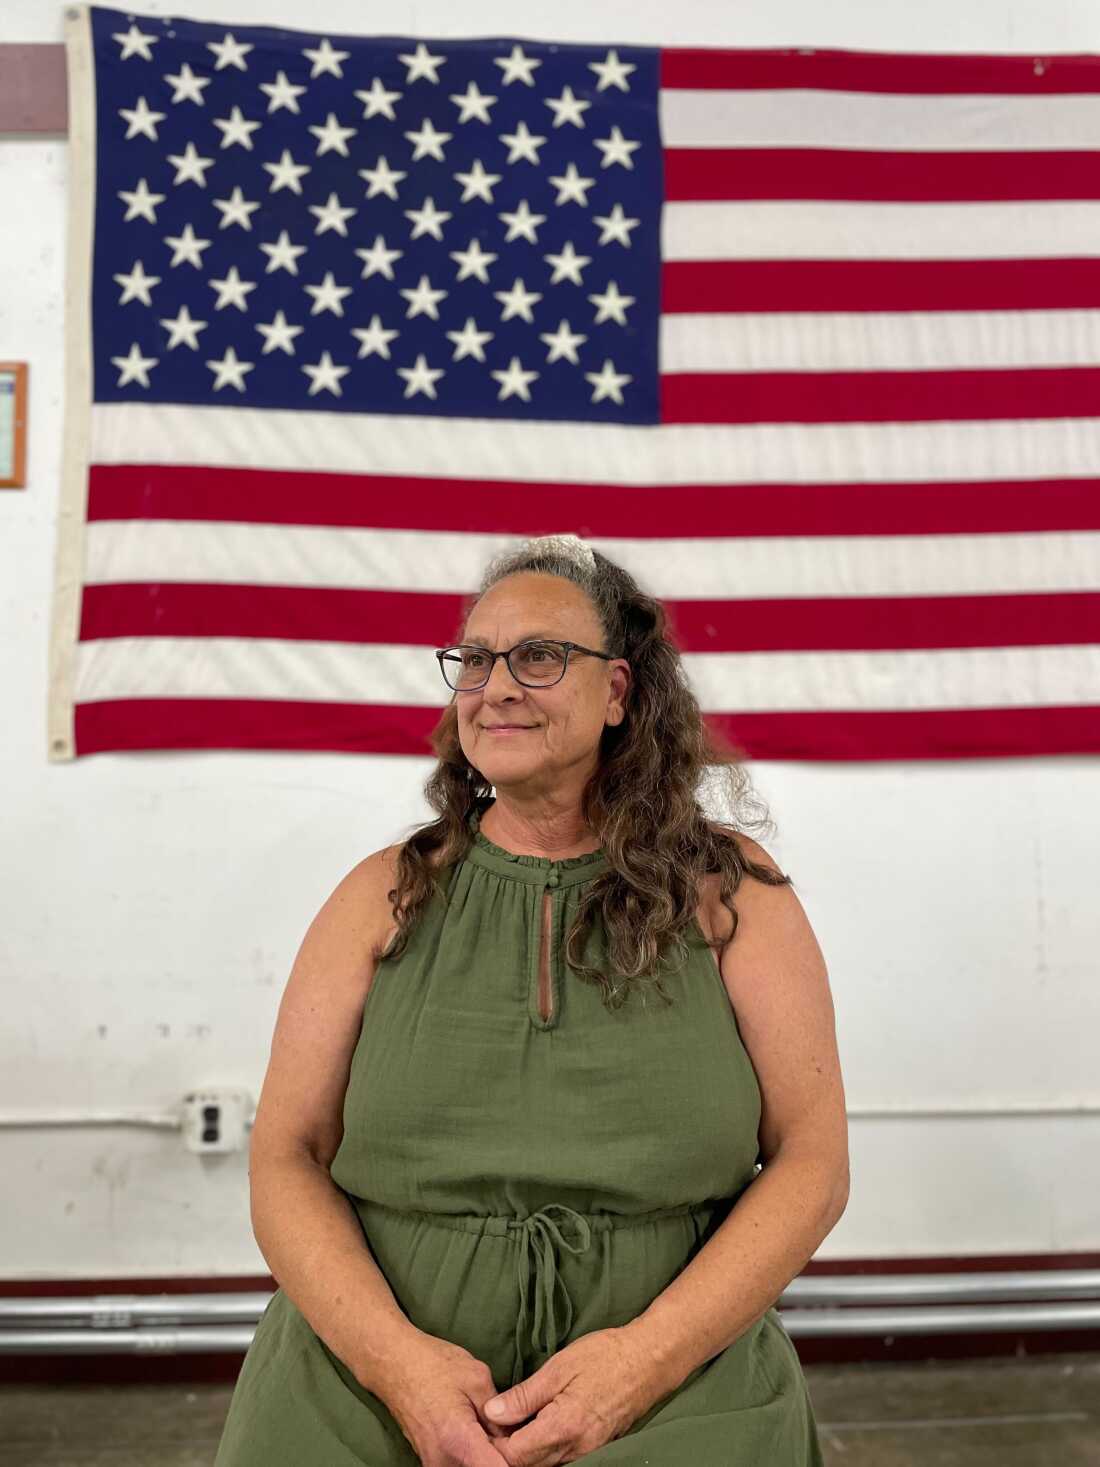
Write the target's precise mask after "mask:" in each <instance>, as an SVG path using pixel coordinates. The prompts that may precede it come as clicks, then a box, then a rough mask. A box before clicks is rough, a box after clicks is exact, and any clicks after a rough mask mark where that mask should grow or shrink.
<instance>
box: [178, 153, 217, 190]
mask: <svg viewBox="0 0 1100 1467" xmlns="http://www.w3.org/2000/svg"><path fill="white" fill-rule="evenodd" d="M168 161H169V163H174V164H175V165H176V176H175V178H174V179H173V180H172V182H173V183H197V184H198V185H199V187H200V188H205V187H206V170H207V169H208V168H212V167H213V166H214V160H213V158H200V157H199V153H198V149H197V148H196V147H195V144H194V143H188V144H187V146H186V148H184V150H183V152H182V153H169V154H168Z"/></svg>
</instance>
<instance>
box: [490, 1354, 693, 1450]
mask: <svg viewBox="0 0 1100 1467" xmlns="http://www.w3.org/2000/svg"><path fill="white" fill-rule="evenodd" d="M665 1394H667V1392H666V1390H665V1389H664V1388H663V1386H662V1385H661V1383H660V1381H659V1379H658V1373H657V1366H656V1362H655V1360H654V1359H653V1357H652V1356H651V1355H649V1354H648V1353H647V1352H646V1351H645V1350H643V1349H642V1348H641V1346H639V1344H638V1343H637V1341H636V1339H635V1338H634V1336H632V1335H631V1334H630V1332H629V1329H627V1328H616V1329H598V1330H593V1331H592V1332H591V1333H590V1334H587V1335H582V1336H581V1338H580V1339H579V1340H574V1341H573V1343H572V1344H571V1345H566V1346H565V1347H564V1349H561V1350H559V1351H558V1352H557V1354H556V1355H552V1356H551V1357H550V1359H549V1360H548V1361H547V1362H546V1364H545V1365H542V1366H540V1367H539V1369H538V1370H536V1371H535V1372H534V1373H533V1374H532V1375H529V1376H528V1377H527V1379H526V1380H521V1381H519V1382H518V1383H517V1384H516V1385H514V1386H512V1387H511V1388H510V1389H508V1390H506V1391H503V1392H501V1394H500V1395H499V1396H494V1397H493V1398H492V1399H493V1400H498V1401H503V1402H504V1405H505V1407H506V1408H507V1409H506V1410H505V1411H504V1412H503V1413H502V1414H501V1415H500V1416H496V1415H492V1414H490V1413H489V1412H488V1411H487V1410H486V1409H485V1408H483V1409H482V1414H483V1416H484V1417H485V1420H486V1421H487V1422H491V1423H493V1424H495V1425H497V1426H503V1427H505V1428H506V1430H507V1429H508V1428H510V1427H511V1428H515V1429H512V1430H510V1432H509V1434H507V1435H504V1436H495V1437H494V1438H493V1446H494V1448H495V1449H496V1450H497V1451H498V1452H499V1453H500V1454H501V1456H502V1457H503V1458H504V1459H505V1461H507V1462H509V1463H511V1464H512V1467H554V1464H557V1463H559V1462H575V1461H576V1460H577V1458H578V1457H583V1456H584V1455H585V1453H586V1452H594V1451H595V1450H596V1448H597V1447H602V1446H603V1445H604V1443H605V1442H609V1441H612V1440H614V1438H615V1437H618V1436H623V1435H624V1434H625V1433H626V1432H628V1431H629V1430H630V1428H631V1427H632V1426H633V1425H634V1423H635V1421H637V1420H638V1419H639V1417H641V1416H644V1415H645V1413H646V1412H647V1411H648V1410H649V1408H650V1406H652V1405H654V1404H655V1402H657V1401H659V1400H660V1399H661V1397H662V1396H663V1395H665ZM485 1405H486V1407H487V1406H488V1405H489V1402H488V1401H486V1403H485ZM529 1416H533V1417H534V1420H533V1421H529V1422H528V1421H527V1417H529ZM520 1422H525V1423H526V1424H524V1425H520V1426H518V1427H517V1426H516V1424H517V1423H520Z"/></svg>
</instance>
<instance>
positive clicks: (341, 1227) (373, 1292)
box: [249, 847, 424, 1390]
mask: <svg viewBox="0 0 1100 1467" xmlns="http://www.w3.org/2000/svg"><path fill="white" fill-rule="evenodd" d="M393 849H394V848H392V847H390V848H387V850H385V851H379V852H376V853H375V854H373V855H371V856H368V857H367V858H366V859H365V860H363V861H361V862H360V863H359V864H358V865H357V866H355V867H354V868H353V869H352V870H351V871H350V872H349V873H348V874H347V875H346V876H345V877H344V878H343V880H342V881H341V882H340V884H339V885H338V886H337V887H336V889H335V890H334V891H333V893H332V895H331V896H330V897H329V898H328V899H327V901H326V902H325V903H324V905H323V906H322V907H321V909H320V911H319V912H318V913H317V916H316V917H315V918H314V919H313V921H312V923H311V924H310V926H309V929H308V930H307V932H306V935H305V937H304V938H303V940H302V944H301V947H300V948H299V950H298V954H297V956H296V958H295V960H294V965H293V968H292V970H291V974H290V977H289V979H288V980H287V985H286V989H285V991H284V993H283V997H282V1001H281V1003H280V1006H279V1013H278V1017H277V1020H276V1024H275V1031H274V1035H273V1038H272V1044H271V1057H270V1061H269V1063H268V1068H267V1073H266V1075H265V1077H264V1083H263V1089H262V1091H261V1094H260V1100H259V1104H258V1106H257V1110H256V1120H255V1124H254V1126H253V1130H252V1140H251V1145H250V1151H249V1179H250V1184H251V1212H252V1230H253V1233H254V1235H255V1238H256V1242H257V1244H258V1245H259V1248H260V1251H261V1253H262V1254H263V1256H264V1258H265V1259H266V1261H267V1265H268V1267H269V1268H270V1270H271V1273H272V1275H273V1276H274V1278H275V1279H276V1281H277V1282H278V1284H279V1286H280V1288H281V1289H282V1290H283V1292H284V1293H285V1294H286V1295H287V1296H288V1297H289V1298H290V1300H291V1301H292V1303H294V1304H295V1305H296V1306H297V1308H298V1309H299V1310H300V1311H301V1313H302V1314H303V1315H304V1317H305V1318H306V1320H307V1321H308V1322H309V1324H310V1325H311V1326H312V1328H313V1330H314V1331H315V1333H316V1334H317V1335H319V1336H320V1338H321V1339H322V1340H323V1341H324V1342H325V1344H326V1345H328V1347H329V1349H330V1350H332V1351H333V1352H334V1354H336V1355H337V1356H338V1357H339V1358H340V1359H341V1360H342V1361H343V1362H344V1363H345V1365H347V1367H348V1369H349V1370H351V1372H352V1373H353V1374H354V1375H355V1377H356V1378H357V1379H358V1380H359V1381H360V1382H361V1383H362V1384H363V1385H364V1386H365V1387H366V1388H367V1389H368V1390H376V1388H381V1389H384V1387H385V1383H386V1381H387V1380H388V1379H389V1378H390V1377H391V1376H392V1375H393V1373H394V1372H395V1370H398V1371H399V1366H398V1360H399V1358H400V1356H401V1353H402V1351H403V1349H405V1348H406V1347H408V1346H409V1345H411V1344H412V1343H414V1342H415V1341H417V1340H422V1339H423V1338H424V1336H423V1334H422V1332H421V1331H420V1330H418V1329H416V1327H415V1326H414V1325H413V1324H412V1323H411V1322H410V1321H409V1319H408V1318H407V1316H406V1315H405V1314H404V1313H403V1311H402V1310H401V1308H400V1306H399V1305H398V1303H397V1301H396V1299H395V1298H394V1296H393V1291H392V1290H391V1289H390V1287H389V1284H388V1283H387V1282H386V1279H385V1277H384V1276H383V1274H382V1272H381V1270H380V1269H379V1267H378V1265H377V1263H376V1262H375V1260H374V1258H373V1256H372V1255H371V1252H370V1249H369V1247H368V1246H367V1243H366V1240H365V1238H364V1236H363V1231H362V1228H361V1226H360V1223H359V1219H358V1217H357V1216H356V1214H355V1211H354V1209H353V1208H352V1205H351V1203H350V1202H349V1201H348V1199H347V1197H346V1196H345V1194H344V1193H343V1192H342V1191H341V1190H340V1188H338V1187H337V1186H336V1184H335V1183H334V1182H333V1180H332V1177H331V1175H330V1173H329V1166H330V1165H331V1162H332V1158H333V1157H334V1156H335V1154H336V1150H337V1148H338V1146H339V1144H340V1141H341V1139H342V1137H343V1103H344V1094H345V1091H346V1089H347V1084H348V1073H349V1069H350V1065H351V1058H352V1055H353V1053H354V1051H355V1046H356V1043H357V1042H358V1039H359V1034H360V1029H361V1026H362V1022H363V1004H364V1002H365V1000H366V996H367V992H368V990H369V987H370V983H371V981H372V979H373V976H374V967H375V953H376V952H377V951H378V950H379V949H380V947H381V940H384V939H385V937H386V936H388V933H389V931H390V930H391V929H392V927H393V920H392V914H391V912H390V907H389V902H388V900H387V898H386V892H387V891H388V890H389V889H390V888H391V887H392V886H393V884H394V882H393V873H392V867H391V865H390V855H391V852H392V851H393Z"/></svg>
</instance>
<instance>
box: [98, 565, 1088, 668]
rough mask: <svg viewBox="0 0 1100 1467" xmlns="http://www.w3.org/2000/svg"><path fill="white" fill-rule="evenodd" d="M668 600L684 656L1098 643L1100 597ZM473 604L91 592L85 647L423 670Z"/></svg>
mask: <svg viewBox="0 0 1100 1467" xmlns="http://www.w3.org/2000/svg"><path fill="white" fill-rule="evenodd" d="M736 589H737V588H736V585H734V586H732V587H731V596H730V598H728V599H722V600H713V599H698V600H694V599H693V600H685V601H676V600H666V601H665V602H664V603H663V604H664V606H665V608H666V610H667V612H668V616H669V621H670V624H671V635H672V638H673V640H674V641H675V642H676V644H677V646H678V647H679V648H680V650H681V651H683V652H692V653H694V652H789V651H791V650H792V649H797V650H799V651H815V652H819V651H830V652H837V651H841V652H851V651H871V650H875V651H880V650H886V651H901V650H909V649H913V648H942V647H1011V646H1026V647H1038V646H1044V645H1087V644H1089V643H1092V642H1096V643H1100V592H1091V591H1089V592H1085V591H1082V592H1057V593H1055V592H1038V593H1029V594H1018V595H979V596H908V597H893V596H855V597H821V598H819V597H791V598H789V599H788V598H781V597H776V598H761V599H755V600H750V599H746V600H741V599H735V598H736ZM462 611H463V598H462V597H460V596H455V595H444V594H432V593H427V592H425V593H417V592H414V591H374V590H368V591H349V590H326V589H323V588H315V587H312V586H305V587H300V586H253V585H243V586H227V585H222V584H205V583H203V584H180V583H178V582H149V583H142V584H140V585H133V584H124V585H95V586H86V587H85V588H84V593H83V605H82V611H81V626H80V640H81V641H89V640H92V639H95V638H101V637H277V638H285V639H289V640H292V641H297V640H309V641H321V642H347V643H353V644H355V645H357V646H366V645H371V644H378V643H390V642H392V641H393V636H394V627H400V628H401V640H402V641H403V642H406V643H408V644H409V645H410V647H414V648H422V649H423V650H422V651H418V652H416V654H415V655H416V656H418V657H419V658H420V659H421V660H423V661H424V662H425V665H429V664H430V658H431V650H430V649H432V648H434V647H442V646H446V645H447V643H448V642H450V641H451V640H452V639H453V638H454V637H456V636H457V635H459V630H458V629H459V628H460V626H461V621H462Z"/></svg>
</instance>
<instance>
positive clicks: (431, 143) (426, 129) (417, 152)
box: [405, 117, 454, 163]
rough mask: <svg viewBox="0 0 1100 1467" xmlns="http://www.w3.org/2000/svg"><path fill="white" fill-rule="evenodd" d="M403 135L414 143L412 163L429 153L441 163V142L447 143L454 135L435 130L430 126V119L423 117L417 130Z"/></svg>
mask: <svg viewBox="0 0 1100 1467" xmlns="http://www.w3.org/2000/svg"><path fill="white" fill-rule="evenodd" d="M405 136H406V137H407V138H408V140H409V142H410V143H413V144H414V147H413V155H412V160H413V162H414V163H416V162H418V161H419V160H420V159H421V158H423V157H426V156H427V154H429V153H430V154H431V155H432V157H433V158H438V159H439V161H440V162H441V163H442V162H443V144H444V143H449V142H450V140H451V139H452V138H453V137H454V133H453V132H436V130H435V128H434V127H433V126H432V123H431V119H430V118H428V117H425V119H424V121H423V122H422V123H421V124H420V131H419V132H407V133H406V134H405Z"/></svg>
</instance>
